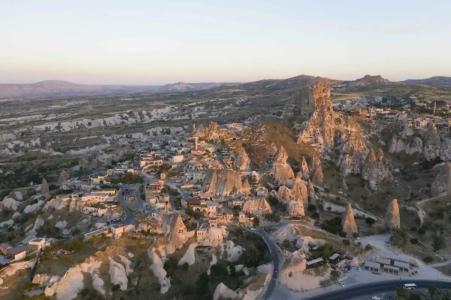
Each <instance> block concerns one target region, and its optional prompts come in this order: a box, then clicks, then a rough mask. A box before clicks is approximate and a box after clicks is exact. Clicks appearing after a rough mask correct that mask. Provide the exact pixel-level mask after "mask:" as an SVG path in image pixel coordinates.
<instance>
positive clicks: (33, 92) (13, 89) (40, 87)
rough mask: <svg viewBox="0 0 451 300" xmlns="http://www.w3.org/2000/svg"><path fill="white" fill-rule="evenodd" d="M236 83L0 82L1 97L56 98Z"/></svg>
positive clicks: (158, 91) (172, 89)
mask: <svg viewBox="0 0 451 300" xmlns="http://www.w3.org/2000/svg"><path fill="white" fill-rule="evenodd" d="M231 85H236V83H222V82H200V83H185V82H177V83H171V84H165V85H150V86H145V85H142V86H140V85H136V86H133V85H89V84H76V83H72V82H67V81H61V80H46V81H40V82H37V83H32V84H0V99H32V98H56V97H71V96H95V95H112V94H128V93H142V92H145V93H171V92H188V91H199V90H205V89H210V88H215V87H221V86H231Z"/></svg>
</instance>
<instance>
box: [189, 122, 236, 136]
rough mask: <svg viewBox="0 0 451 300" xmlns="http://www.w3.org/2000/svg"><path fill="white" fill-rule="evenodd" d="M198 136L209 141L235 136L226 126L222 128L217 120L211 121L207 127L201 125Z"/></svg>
mask: <svg viewBox="0 0 451 300" xmlns="http://www.w3.org/2000/svg"><path fill="white" fill-rule="evenodd" d="M196 136H198V137H199V138H202V139H205V140H208V141H219V140H221V139H230V138H233V133H232V132H231V131H229V130H227V129H225V128H221V127H220V126H219V124H218V123H216V122H210V123H209V124H208V126H207V127H202V126H201V127H199V128H198V129H197V132H196Z"/></svg>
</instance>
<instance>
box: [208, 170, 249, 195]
mask: <svg viewBox="0 0 451 300" xmlns="http://www.w3.org/2000/svg"><path fill="white" fill-rule="evenodd" d="M207 182H208V184H207V190H206V193H208V194H209V195H211V196H231V195H235V194H242V195H247V194H249V192H250V186H249V182H247V181H246V180H243V179H242V178H241V174H240V172H238V171H234V170H211V171H210V174H209V176H208V180H207Z"/></svg>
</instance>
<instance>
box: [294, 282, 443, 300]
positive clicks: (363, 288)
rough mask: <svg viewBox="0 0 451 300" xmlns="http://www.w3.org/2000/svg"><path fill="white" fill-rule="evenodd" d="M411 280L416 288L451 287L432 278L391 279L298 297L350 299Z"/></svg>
mask: <svg viewBox="0 0 451 300" xmlns="http://www.w3.org/2000/svg"><path fill="white" fill-rule="evenodd" d="M410 282H413V283H415V284H416V285H417V288H420V289H421V288H429V287H436V288H439V289H451V282H449V281H434V280H391V281H380V282H374V283H368V284H361V285H356V286H352V287H347V288H343V289H341V290H336V291H333V292H327V293H324V294H321V295H317V296H313V297H307V298H303V297H301V298H300V299H305V300H339V299H352V298H354V297H360V296H365V295H368V296H373V295H377V294H378V293H383V292H387V291H396V289H397V288H399V287H402V285H403V284H404V283H410Z"/></svg>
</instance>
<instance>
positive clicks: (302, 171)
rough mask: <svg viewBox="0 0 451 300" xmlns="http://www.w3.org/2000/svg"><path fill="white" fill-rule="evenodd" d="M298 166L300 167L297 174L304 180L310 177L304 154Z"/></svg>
mask: <svg viewBox="0 0 451 300" xmlns="http://www.w3.org/2000/svg"><path fill="white" fill-rule="evenodd" d="M300 167H301V169H300V170H299V172H298V176H299V177H300V178H302V179H304V180H308V179H309V178H310V170H309V167H308V164H307V161H306V160H305V157H304V156H303V157H302V159H301V165H300Z"/></svg>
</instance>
